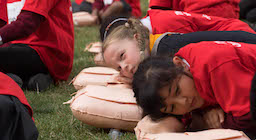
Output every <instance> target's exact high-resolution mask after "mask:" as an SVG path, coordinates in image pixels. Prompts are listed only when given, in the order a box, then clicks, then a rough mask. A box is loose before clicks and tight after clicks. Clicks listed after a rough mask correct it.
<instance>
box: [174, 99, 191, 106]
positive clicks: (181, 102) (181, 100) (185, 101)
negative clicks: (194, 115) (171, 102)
mask: <svg viewBox="0 0 256 140" xmlns="http://www.w3.org/2000/svg"><path fill="white" fill-rule="evenodd" d="M176 103H177V104H179V105H182V106H187V105H188V98H187V97H177V98H176Z"/></svg>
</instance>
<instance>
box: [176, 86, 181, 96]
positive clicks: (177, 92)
mask: <svg viewBox="0 0 256 140" xmlns="http://www.w3.org/2000/svg"><path fill="white" fill-rule="evenodd" d="M179 94H180V88H179V85H177V88H176V91H175V96H178V95H179Z"/></svg>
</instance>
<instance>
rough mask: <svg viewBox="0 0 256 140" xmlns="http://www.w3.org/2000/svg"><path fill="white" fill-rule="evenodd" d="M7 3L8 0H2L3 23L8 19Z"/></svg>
mask: <svg viewBox="0 0 256 140" xmlns="http://www.w3.org/2000/svg"><path fill="white" fill-rule="evenodd" d="M6 4H7V1H6V0H0V21H1V22H2V23H6V22H7V21H8V16H7V5H6ZM0 24H1V23H0ZM0 27H1V25H0Z"/></svg>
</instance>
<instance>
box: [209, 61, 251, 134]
mask: <svg viewBox="0 0 256 140" xmlns="http://www.w3.org/2000/svg"><path fill="white" fill-rule="evenodd" d="M253 75H254V72H253V71H252V70H249V69H248V68H246V67H245V66H244V65H243V64H242V63H241V62H240V61H239V58H237V60H232V61H229V62H226V63H224V64H222V65H220V66H219V67H217V68H216V69H214V70H212V71H211V72H210V78H211V81H210V82H211V86H212V90H213V93H214V96H215V98H216V101H217V102H218V104H219V105H220V107H221V108H222V109H223V110H224V112H225V113H227V114H228V115H227V117H226V119H225V121H224V126H225V127H227V128H229V127H232V128H234V129H240V130H241V129H244V128H246V127H250V125H248V124H250V123H251V119H250V117H248V116H246V115H247V114H248V113H249V112H250V97H249V92H250V85H251V80H252V77H253ZM244 116H246V117H244ZM235 124H237V125H235ZM238 124H241V125H238ZM242 124H243V125H242Z"/></svg>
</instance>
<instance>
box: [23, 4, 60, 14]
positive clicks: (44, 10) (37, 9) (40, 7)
mask: <svg viewBox="0 0 256 140" xmlns="http://www.w3.org/2000/svg"><path fill="white" fill-rule="evenodd" d="M57 2H58V0H26V2H25V4H24V7H23V8H22V10H25V11H30V12H34V13H37V14H39V15H42V16H44V17H45V18H48V15H49V12H51V9H53V8H54V7H55V5H56V4H57Z"/></svg>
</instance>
